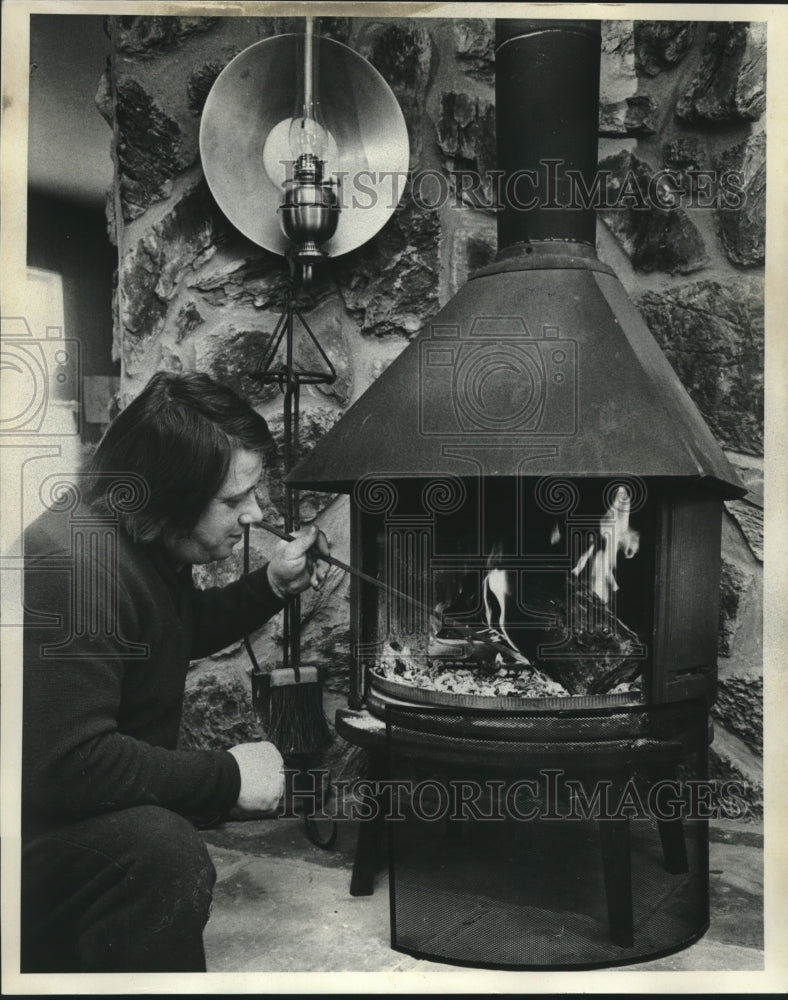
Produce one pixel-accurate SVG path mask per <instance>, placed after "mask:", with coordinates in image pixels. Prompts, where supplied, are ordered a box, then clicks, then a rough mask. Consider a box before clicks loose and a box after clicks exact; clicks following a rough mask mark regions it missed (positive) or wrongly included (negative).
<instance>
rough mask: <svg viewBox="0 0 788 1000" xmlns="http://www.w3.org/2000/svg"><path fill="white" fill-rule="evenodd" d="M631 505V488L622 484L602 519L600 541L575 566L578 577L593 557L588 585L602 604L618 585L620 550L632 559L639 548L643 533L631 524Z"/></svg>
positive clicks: (586, 551)
mask: <svg viewBox="0 0 788 1000" xmlns="http://www.w3.org/2000/svg"><path fill="white" fill-rule="evenodd" d="M631 507H632V497H631V495H630V493H629V490H628V489H627V488H626V487H625V486H619V487H618V489H617V490H616V492H615V494H614V496H613V501H612V503H611V504H610V506H609V507H608V509H607V511H605V514H604V515H603V517H602V519H601V520H600V522H599V536H600V537H599V543H598V544H594V543H592V544H591V545H589V546H588V548H587V549H586V550H585V552H583V554H582V555H581V556H580V558H579V559H578V561H577V563H576V564H575V566H574V567H573V569H572V574H573V575H574V576H575V577H579V576H580V574H581V573H582V572H583V570H584V569H585V567H586V565H587V564H588V562H589V560H591V559H592V562H591V573H590V582H589V585H590V587H591V590H592V591H593V592H594V593H595V594H596V596H597V597H598V598H599V600H600V601H602V603H603V604H608V603H609V602H610V599H611V597H612V595H613V594H614V592H615V591H617V590H618V589H619V587H618V583H617V582H616V562H617V560H618V556H619V554H621V555H622V556H623V557H624V558H625V559H632V558H633V556H635V555H637V552H638V549H639V548H640V533H639V532H637V531H635V529H634V528H632V527H630V524H629V515H630V511H631Z"/></svg>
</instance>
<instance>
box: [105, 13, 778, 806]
mask: <svg viewBox="0 0 788 1000" xmlns="http://www.w3.org/2000/svg"><path fill="white" fill-rule="evenodd" d="M107 27H108V32H109V33H110V35H111V38H112V43H113V60H112V65H111V68H110V70H108V72H107V74H106V76H105V78H104V79H103V81H102V83H101V87H100V90H99V94H98V98H97V100H98V103H99V106H100V108H101V109H102V112H103V113H104V114H105V116H106V117H107V119H108V121H109V122H110V123H111V124H112V126H113V128H114V130H115V148H114V159H115V164H116V181H115V188H114V190H113V192H112V198H111V199H110V200H109V206H110V210H109V216H110V230H111V232H112V234H113V236H114V239H115V240H116V243H118V244H119V259H120V265H119V276H118V287H117V308H116V318H115V329H114V347H113V350H114V354H115V356H116V357H118V358H119V359H120V360H121V366H122V379H121V391H120V398H119V405H120V406H123V405H124V404H125V403H126V402H127V401H128V400H129V399H131V398H132V397H133V396H134V395H135V394H136V393H137V392H139V390H140V389H141V388H142V387H143V386H144V384H145V383H146V381H147V380H148V378H149V377H150V376H151V375H152V374H153V373H154V372H155V371H157V370H160V369H166V370H170V371H187V370H194V369H198V370H204V371H208V372H211V373H212V374H214V375H215V376H216V377H217V378H220V379H221V380H223V381H225V382H227V383H228V384H230V385H232V386H234V387H235V388H236V389H238V390H239V391H240V392H241V393H243V394H244V395H245V396H247V397H248V398H249V399H250V400H251V401H252V403H253V404H254V405H255V406H256V407H257V408H259V410H260V412H262V413H263V414H264V415H265V416H266V418H267V419H268V420H269V423H270V425H271V427H272V430H273V432H274V434H275V435H276V436H278V437H279V438H280V439H281V431H282V419H281V415H280V406H281V402H280V398H279V396H278V394H277V391H276V390H275V389H271V388H262V387H260V385H259V384H257V383H256V382H254V381H253V380H252V379H250V378H249V371H250V369H251V368H252V367H253V366H254V364H255V362H256V361H258V360H259V359H260V358H261V357H262V356H263V354H264V352H265V349H266V345H267V344H268V343H269V338H270V336H271V332H272V330H273V328H274V325H275V322H276V319H277V316H278V309H279V308H280V306H281V302H282V279H283V262H282V259H281V258H279V257H277V256H275V255H272V254H270V253H268V252H266V251H264V250H261V249H260V248H259V247H257V246H255V245H254V244H252V243H250V242H249V241H247V240H246V239H245V238H243V237H242V236H240V234H239V233H238V232H237V231H235V230H234V228H233V227H232V226H231V225H230V224H229V223H228V222H227V221H226V220H225V219H224V217H223V215H222V213H221V212H220V210H219V209H218V208H217V207H216V205H215V203H214V202H213V199H212V197H211V195H210V193H209V191H208V189H207V186H206V184H205V181H204V179H203V176H202V171H201V168H200V161H199V150H198V129H199V120H200V113H201V110H202V106H203V103H204V101H205V98H206V95H207V93H208V91H209V90H210V87H211V85H212V83H213V81H214V80H215V78H216V76H217V75H218V73H219V72H220V71H221V70H222V68H223V67H224V66H225V65H226V64H227V62H228V61H229V60H230V59H231V58H232V57H233V56H234V55H235V54H237V53H238V52H240V51H241V50H242V49H244V48H246V47H247V46H248V45H250V44H252V43H253V42H256V41H258V40H259V39H261V38H265V37H268V36H270V35H274V34H278V33H280V32H282V31H288V30H299V28H300V23H299V22H298V21H296V20H294V19H286V18H281V19H277V18H270V17H257V18H235V17H230V18H209V17H191V18H189V17H124V16H115V17H111V18H109V19H108V20H107ZM322 29H323V31H324V32H325V33H326V34H328V35H329V36H331V37H333V38H336V39H338V40H340V41H343V42H346V43H347V44H349V45H350V46H351V47H353V48H354V49H356V50H357V51H358V52H360V53H361V54H363V55H364V56H365V57H366V58H368V59H369V60H370V61H371V62H372V63H373V65H375V66H376V67H377V69H378V70H379V71H380V72H381V73H382V75H383V76H384V78H385V79H386V80H387V81H388V82H389V84H390V86H391V87H392V89H393V90H394V92H395V94H396V96H397V98H398V100H399V102H400V105H401V107H402V110H403V112H404V114H405V118H406V121H407V125H408V131H409V135H410V141H411V167H412V168H413V169H424V168H431V169H434V170H438V171H443V172H444V173H445V174H446V175H447V176H448V172H449V171H452V170H457V169H465V168H474V169H477V170H478V171H480V172H481V173H482V174H484V173H485V172H486V171H488V170H490V169H493V168H494V167H495V148H494V88H493V46H492V23H491V22H490V21H485V20H470V19H465V20H456V21H448V20H421V19H418V20H416V19H413V20H402V19H384V18H381V19H375V18H325V19H323V23H322ZM601 90H602V92H601V98H602V101H601V111H600V123H599V134H600V142H599V151H600V165H601V167H602V168H603V169H605V170H608V171H610V177H611V184H612V188H613V189H614V190H615V189H616V187H617V186H619V185H620V186H624V187H626V186H627V185H630V186H631V185H632V184H633V180H632V179H633V178H635V180H637V178H641V179H642V178H646V179H648V178H649V177H651V176H653V174H654V173H655V172H656V171H657V170H659V169H660V168H672V169H673V170H675V171H678V182H679V185H680V186H681V187H682V189H683V190H684V193H685V195H686V197H685V199H684V201H685V203H684V204H682V205H679V206H677V207H675V208H673V209H670V210H663V209H658V208H650V209H649V208H646V207H644V206H642V205H639V204H637V198H636V197H635V198H633V199H631V200H630V201H627V200H626V199H625V198H623V197H622V199H621V204H622V205H626V206H628V207H627V208H624V209H622V208H621V207H619V208H618V209H616V210H613V209H611V210H609V211H602V212H600V216H601V220H600V222H599V225H598V247H599V253H600V256H601V258H602V259H603V260H604V261H606V262H607V263H609V264H611V265H612V266H613V267H614V268H615V270H616V272H617V273H618V275H619V276H620V278H621V280H622V282H623V283H624V286H625V287H626V289H627V291H628V292H629V293H630V294H631V295H632V297H633V299H634V300H635V302H636V303H637V304H638V306H639V308H640V310H641V312H642V313H643V316H644V317H645V319H646V321H647V323H648V324H649V326H650V328H651V330H652V332H653V334H654V336H655V337H656V338H657V340H658V341H659V343H660V344H661V346H662V347H663V349H664V350H665V352H666V354H667V355H668V357H669V359H670V361H671V363H672V364H673V366H674V367H675V369H676V371H677V373H678V374H679V376H680V378H681V379H682V381H683V382H684V384H685V386H686V387H687V389H688V391H689V393H690V395H691V396H692V397H693V399H694V400H695V402H696V403H697V405H698V406H699V408H700V410H701V412H702V413H703V414H704V416H705V417H706V419H707V421H708V422H709V424H710V426H711V427H712V429H713V430H714V432H715V434H716V435H717V437H718V438H719V440H720V441H721V442H722V444H723V446H724V447H725V448H726V450H727V451H728V454H729V456H730V458H731V459H732V461H733V462H734V464H735V465H736V466H737V467H738V468H739V470H740V472H741V475H742V477H743V479H744V481H745V483H746V484H747V486H748V487H749V489H750V493H749V495H748V497H747V498H746V499H745V500H742V501H736V502H733V503H729V504H728V505H727V507H728V513H727V516H726V522H725V526H724V562H723V580H722V595H721V596H722V601H721V604H722V608H721V619H720V697H719V701H718V703H717V706H716V708H715V717H716V720H717V738H716V740H715V744H714V751H713V756H714V762H715V772H716V773H718V774H721V775H725V776H728V775H739V776H743V777H744V778H745V779H746V780H747V782H748V783H749V784H750V792H749V799H750V801H751V803H752V806H753V809H754V810H755V811H757V810H758V809H759V803H760V797H761V791H760V781H761V778H760V775H761V763H760V756H761V749H762V748H761V628H760V614H761V591H762V559H763V552H762V497H763V460H762V454H763V419H762V374H763V259H764V228H765V226H764V184H765V137H764V132H763V122H762V115H763V112H764V108H765V28H764V26H762V25H756V24H731V23H715V24H696V23H690V22H676V21H673V22H646V21H642V22H634V23H633V22H630V21H615V22H605V23H604V25H603V58H602V88H601ZM731 170H738V171H741V177H742V185H743V188H744V191H745V195H746V197H745V198H744V199H743V204H740V205H738V206H736V207H726V206H725V205H723V206H722V207H719V208H716V207H713V203H714V200H715V197H716V195H717V194H718V190H717V188H716V187H715V181H714V180H713V178H711V174H704V173H702V172H703V171H707V172H711V171H717V172H723V171H731ZM699 172H700V173H699ZM704 177H705V178H706V179H705V180H704ZM693 185H694V186H695V190H694V196H693V197H690V194H691V193H692V186H693ZM455 194H456V197H454V196H453V197H452V198H451V199H449V201H448V202H447V203H445V204H443V205H442V206H441V207H440V208H436V209H425V208H424V207H418V206H417V205H416V204H415V203H414V201H413V199H412V198H410V197H408V193H407V192H406V196H405V199H404V201H403V203H402V205H401V207H400V209H399V210H398V211H397V212H396V213H395V214H394V216H393V217H392V218H391V220H390V221H389V223H388V224H387V225H386V227H385V228H384V229H383V230H382V231H381V232H380V233H379V234H378V236H376V237H375V238H374V239H373V240H372V241H370V242H369V243H368V244H366V245H365V246H363V247H361V248H359V249H358V250H356V251H354V252H353V253H351V254H349V255H347V256H346V257H343V258H340V259H336V260H332V261H330V262H329V263H328V264H326V265H325V266H323V267H322V268H321V269H320V270H319V272H318V277H317V280H316V286H315V290H314V297H313V303H312V305H311V306H310V308H309V309H308V311H307V312H306V317H307V320H308V322H309V323H310V325H311V326H312V328H313V329H314V330H315V331H316V333H317V335H318V337H319V339H320V341H321V343H322V344H323V346H324V347H325V348H326V349H327V351H328V353H329V356H330V357H331V359H332V362H333V363H334V365H335V367H336V369H337V372H338V375H339V377H338V379H337V381H336V383H335V384H334V385H332V386H330V387H316V388H314V389H312V390H310V391H307V392H305V394H304V432H303V436H304V440H305V447H310V446H311V445H312V444H314V442H316V441H317V440H318V439H319V438H320V436H321V435H322V434H323V433H324V432H325V431H326V430H327V429H328V428H329V427H330V426H331V425H332V424H333V423H334V422H335V421H336V420H337V419H338V418H339V417H340V416H341V414H342V413H343V412H344V410H345V409H346V408H347V407H348V406H349V405H350V404H351V403H352V402H353V401H354V400H355V399H357V398H358V397H359V395H361V394H362V393H363V392H364V391H365V389H366V388H367V387H368V386H369V385H370V384H371V382H372V381H373V380H374V379H375V378H376V377H377V376H378V375H379V374H380V373H381V372H382V371H383V370H384V369H385V367H386V366H387V365H388V364H389V363H390V362H391V361H392V360H393V359H394V358H395V357H396V356H397V355H398V354H399V352H400V351H401V350H402V349H403V348H404V347H405V346H406V345H407V343H408V339H409V337H411V336H412V335H413V334H414V333H415V332H416V331H418V329H419V328H420V327H421V326H422V324H423V323H424V322H425V321H426V320H428V319H429V318H430V317H431V316H432V315H433V314H434V313H435V312H437V310H438V309H439V308H440V306H441V305H443V304H444V303H445V302H446V301H447V300H448V299H449V298H450V297H451V296H452V295H453V294H454V293H455V292H456V290H457V289H458V288H459V287H460V285H462V284H463V283H464V281H465V280H466V277H467V275H468V273H469V272H471V271H473V270H475V269H476V268H478V267H480V266H483V265H484V264H486V263H488V262H489V261H491V260H492V258H493V257H494V254H495V242H496V240H495V220H494V216H493V214H492V212H491V211H490V210H489V208H486V207H485V206H484V204H483V201H481V202H480V199H479V197H478V196H477V197H476V198H475V199H474V198H472V197H471V196H469V195H467V194H462V193H456V192H453V195H455ZM483 194H484V192H482V195H483ZM686 202H690V204H689V205H687V204H686ZM280 473H281V469H276V468H275V469H272V470H271V472H270V475H269V477H268V481H267V483H266V484H265V486H264V487H263V489H262V491H261V501H262V503H263V506H264V508H265V511H266V515H267V516H268V517H269V518H270V519H272V520H277V521H281V514H280V511H281V487H280V486H279V475H280ZM303 514H304V516H305V517H306V518H313V517H315V516H317V515H319V516H320V520H321V523H322V524H323V526H324V527H325V529H326V531H327V532H328V533H329V534H330V535H331V536H332V538H333V539H334V542H335V551H336V552H338V553H339V554H343V555H347V508H346V503H345V501H343V500H342V499H341V498H339V499H336V498H331V497H327V496H324V495H321V494H309V495H307V496H305V498H304V504H303ZM268 548H269V542H268V540H267V539H266V538H261V539H259V540H258V541H257V542H256V544H255V551H254V561H255V563H256V562H259V561H260V560H262V559H264V558H265V556H266V552H267V551H268ZM238 570H239V559H238V558H235V559H233V560H232V561H230V562H229V563H227V564H224V565H222V566H212V567H206V568H202V569H200V570H199V572H198V580H199V582H200V583H201V584H208V583H211V582H214V581H221V580H224V579H228V578H230V577H231V576H233V575H234V574H236V573H237V572H238ZM347 600H348V598H347V580H345V579H343V578H342V576H341V575H340V574H337V573H332V578H331V582H330V584H329V586H328V587H327V588H326V589H325V591H324V592H322V593H321V594H320V595H318V596H312V595H310V596H308V597H307V598H306V599H305V601H304V618H305V656H306V657H307V658H314V659H317V660H320V661H321V662H323V663H325V664H327V665H328V666H329V668H330V669H329V680H328V691H327V693H326V709H327V714H328V715H329V718H330V717H331V716H333V708H334V707H335V705H337V704H342V703H343V692H344V683H345V681H344V673H345V670H346V667H347V659H348V632H347V629H348V604H347ZM280 643H281V625H280V623H279V622H274V623H272V624H271V625H269V626H268V627H267V628H266V629H264V630H263V631H262V632H261V633H260V634H259V635H258V636H256V637H255V647H256V649H257V650H258V652H259V653H260V654H261V656H262V658H263V659H264V660H265V661H267V662H268V663H275V662H276V659H277V656H278V653H277V645H278V644H280ZM246 666H247V665H246V662H245V659H244V656H243V655H242V650H241V649H240V647H237V648H235V649H231V650H229V651H227V652H225V653H224V654H222V655H221V656H218V657H215V658H213V659H211V660H208V661H205V662H202V663H198V664H195V665H194V668H193V670H192V672H191V675H190V679H189V697H188V701H187V708H186V713H185V719H184V727H183V739H184V742H185V743H187V744H189V745H211V746H228V745H231V744H232V743H234V742H238V741H239V740H241V739H245V738H254V737H255V736H257V735H259V732H260V731H259V727H258V726H257V724H256V722H255V721H254V718H253V716H252V713H251V710H250V705H249V699H248V679H247V677H246Z"/></svg>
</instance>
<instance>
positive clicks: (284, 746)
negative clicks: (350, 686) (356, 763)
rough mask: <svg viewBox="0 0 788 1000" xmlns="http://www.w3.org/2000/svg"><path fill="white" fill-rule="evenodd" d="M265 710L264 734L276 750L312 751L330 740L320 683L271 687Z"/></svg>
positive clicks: (325, 744)
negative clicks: (266, 734) (266, 721)
mask: <svg viewBox="0 0 788 1000" xmlns="http://www.w3.org/2000/svg"><path fill="white" fill-rule="evenodd" d="M269 710H270V716H269V723H268V736H269V739H270V740H271V742H272V743H273V744H274V745H275V746H276V747H277V749H278V750H279V752H280V753H283V754H284V753H312V752H314V751H316V750H321V749H322V748H323V747H325V746H327V745H328V744H329V743H330V742H331V732H330V730H329V728H328V724H327V722H326V719H325V716H324V715H323V691H322V685H320V684H315V683H299V684H288V685H286V686H282V687H272V688H271V691H270V705H269Z"/></svg>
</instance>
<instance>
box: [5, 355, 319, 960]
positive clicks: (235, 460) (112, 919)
mask: <svg viewBox="0 0 788 1000" xmlns="http://www.w3.org/2000/svg"><path fill="white" fill-rule="evenodd" d="M271 449H272V441H271V436H270V433H269V431H268V427H267V426H266V423H265V421H264V420H263V418H262V417H260V416H259V415H258V414H257V413H256V412H255V411H254V410H253V409H252V408H251V407H250V406H249V405H248V404H247V403H245V402H244V401H242V400H241V399H240V398H239V397H238V396H236V395H235V394H234V393H233V392H232V391H231V390H229V389H227V388H226V387H224V386H221V385H219V384H218V383H216V382H214V381H213V380H212V379H210V378H209V377H208V376H206V375H201V374H189V375H180V376H175V375H170V374H165V373H159V374H158V375H155V376H154V377H153V378H152V379H151V381H150V382H149V383H148V385H147V386H146V388H145V389H144V390H143V392H142V393H141V394H140V395H139V396H138V397H137V398H136V399H135V400H134V401H133V402H132V403H130V404H129V406H128V407H127V408H126V409H125V410H123V412H122V413H121V414H120V415H119V416H118V417H117V418H116V419H115V420H114V421H113V422H112V424H111V425H110V426H109V428H108V429H107V432H106V434H105V435H104V437H103V438H102V440H101V441H100V443H99V445H98V446H97V449H96V451H95V453H94V455H93V456H92V457H91V459H90V460H89V462H88V464H87V468H86V469H85V470H84V472H83V474H82V476H81V477H80V480H79V481H80V482H82V483H84V490H83V493H82V497H81V502H80V506H79V507H78V508H74V506H73V505H69V504H57V503H56V504H55V505H54V507H53V509H51V510H48V511H47V512H45V513H44V514H43V515H42V516H41V517H40V518H39V519H38V520H37V521H36V522H35V523H34V524H33V525H31V527H30V528H29V529H28V530H27V532H26V533H25V664H24V707H23V715H24V720H23V734H24V735H23V772H22V797H23V817H22V827H23V852H22V964H21V968H22V972H77V971H79V972H112V971H115V972H119V971H129V972H131V971H139V972H142V971H146V972H182V971H201V970H204V969H205V956H204V951H203V942H202V932H203V928H204V926H205V923H206V921H207V919H208V914H209V910H210V905H211V891H212V888H213V884H214V881H215V878H216V874H215V871H214V869H213V865H212V864H211V861H210V858H209V857H208V854H207V852H206V849H205V846H204V844H203V841H202V838H201V836H200V835H199V833H198V832H197V829H196V826H195V824H196V825H197V826H204V825H209V824H213V823H216V822H221V821H222V820H223V819H224V818H226V817H227V816H228V815H230V813H231V812H232V813H233V815H237V816H242V815H244V814H248V815H252V814H255V813H258V812H266V811H268V812H270V811H273V810H274V809H275V808H276V807H277V805H278V803H279V800H280V797H281V795H282V792H283V775H282V766H283V765H282V758H281V756H280V754H279V752H278V751H277V750H276V748H275V747H274V746H273V745H272V744H271V743H256V744H251V743H249V744H243V745H241V746H237V747H233V748H232V749H231V750H229V751H214V750H178V749H176V741H177V735H178V729H179V725H180V719H181V710H182V706H183V698H184V689H185V681H186V672H187V667H188V663H189V660H191V659H196V658H198V657H204V656H208V655H209V654H210V653H213V652H216V651H218V650H220V649H223V648H224V647H226V646H228V645H229V644H230V643H232V642H235V641H236V640H238V639H240V638H241V637H242V636H243V635H245V634H247V633H248V632H251V631H253V630H254V629H257V628H259V627H260V626H261V625H263V624H264V622H266V621H267V620H268V619H269V618H270V617H271V616H272V615H274V614H276V613H277V612H278V611H280V610H281V609H282V608H283V607H284V604H285V602H286V600H287V599H288V598H289V597H290V596H292V595H295V594H298V593H300V592H302V591H303V590H305V589H306V588H308V587H309V586H310V585H311V586H313V587H319V586H320V585H321V583H322V581H323V579H324V578H325V575H326V573H327V571H328V564H327V563H326V562H324V561H323V560H322V559H321V558H320V556H321V555H322V556H326V555H328V543H327V541H326V539H325V536H324V535H323V534H322V533H320V532H318V531H317V529H316V528H312V529H310V530H308V531H305V532H302V533H299V536H298V537H297V538H296V539H295V541H293V542H289V543H285V542H281V543H279V545H278V547H277V548H276V550H275V553H274V556H273V558H272V559H271V561H270V562H269V563H268V564H267V565H266V566H263V567H262V568H260V569H258V570H256V571H254V572H252V573H250V574H249V575H248V576H246V577H244V578H243V579H241V580H238V581H237V582H235V583H232V584H230V585H229V586H226V587H222V588H213V589H210V590H197V589H195V588H194V587H193V585H192V577H191V567H192V565H194V564H199V563H208V562H212V561H214V560H217V559H225V558H227V557H228V556H229V555H230V553H231V552H232V550H233V548H234V546H235V545H237V544H238V542H239V541H241V539H242V537H243V532H244V530H245V528H246V526H247V525H250V524H253V523H254V522H256V521H259V520H261V517H262V515H261V512H260V509H259V507H258V505H257V501H256V499H255V486H256V485H257V483H258V480H259V479H260V476H261V473H262V470H263V464H264V457H265V455H266V454H271ZM66 507H67V508H68V509H66Z"/></svg>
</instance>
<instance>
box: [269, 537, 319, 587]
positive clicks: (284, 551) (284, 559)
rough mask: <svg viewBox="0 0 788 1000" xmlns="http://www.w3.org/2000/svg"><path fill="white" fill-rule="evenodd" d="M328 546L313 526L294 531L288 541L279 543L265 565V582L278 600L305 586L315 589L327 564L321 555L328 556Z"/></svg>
mask: <svg viewBox="0 0 788 1000" xmlns="http://www.w3.org/2000/svg"><path fill="white" fill-rule="evenodd" d="M329 555H330V552H329V543H328V539H327V538H326V536H325V535H324V534H323V532H322V531H320V530H319V529H318V527H317V525H314V524H312V525H310V526H309V527H308V528H302V529H301V530H300V531H297V532H296V534H295V537H294V539H293V541H292V542H279V544H278V545H277V546H276V548H275V549H274V554H273V557H272V558H271V561H270V563H269V564H268V581H269V583H270V584H271V588H272V589H273V591H274V593H275V594H276V595H277V596H278V597H281V598H283V599H284V598H286V597H293V596H294V595H295V594H300V593H301V592H302V591H304V590H306V589H307V587H313V588H314V589H315V590H319V589H320V587H322V585H323V581H324V580H325V578H326V574H327V573H328V570H329V564H328V563H327V562H325V560H324V559H321V556H329Z"/></svg>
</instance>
